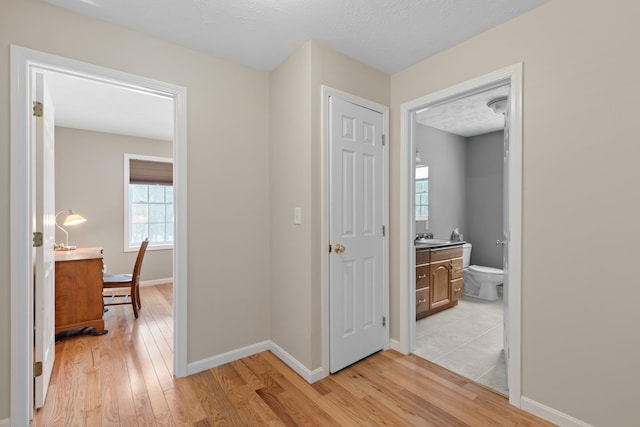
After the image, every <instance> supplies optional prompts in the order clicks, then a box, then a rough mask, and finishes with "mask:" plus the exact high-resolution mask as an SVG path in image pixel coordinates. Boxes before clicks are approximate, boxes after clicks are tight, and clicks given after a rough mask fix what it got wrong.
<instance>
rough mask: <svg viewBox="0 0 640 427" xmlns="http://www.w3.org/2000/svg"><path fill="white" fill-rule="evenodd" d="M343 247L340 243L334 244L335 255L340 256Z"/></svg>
mask: <svg viewBox="0 0 640 427" xmlns="http://www.w3.org/2000/svg"><path fill="white" fill-rule="evenodd" d="M344 250H345V247H344V246H342V245H341V244H340V243H336V253H337V254H341V253H342V252H344Z"/></svg>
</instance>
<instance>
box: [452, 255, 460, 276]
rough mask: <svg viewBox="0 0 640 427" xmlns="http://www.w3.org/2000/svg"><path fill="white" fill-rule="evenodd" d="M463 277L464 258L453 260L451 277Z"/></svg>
mask: <svg viewBox="0 0 640 427" xmlns="http://www.w3.org/2000/svg"><path fill="white" fill-rule="evenodd" d="M461 277H462V258H455V259H452V260H451V278H452V279H459V278H461Z"/></svg>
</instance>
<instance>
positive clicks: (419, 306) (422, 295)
mask: <svg viewBox="0 0 640 427" xmlns="http://www.w3.org/2000/svg"><path fill="white" fill-rule="evenodd" d="M428 309H429V288H425V289H421V290H419V291H418V292H416V313H422V312H423V311H427V310H428Z"/></svg>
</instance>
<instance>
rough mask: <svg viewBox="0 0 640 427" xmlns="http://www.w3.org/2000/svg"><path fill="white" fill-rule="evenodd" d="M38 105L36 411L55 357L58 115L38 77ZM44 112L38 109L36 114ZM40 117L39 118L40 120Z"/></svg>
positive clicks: (35, 330) (44, 391)
mask: <svg viewBox="0 0 640 427" xmlns="http://www.w3.org/2000/svg"><path fill="white" fill-rule="evenodd" d="M34 80H35V81H34V82H33V83H34V85H35V90H34V91H32V93H34V94H35V102H37V103H39V105H41V106H42V109H41V111H42V114H41V115H40V114H34V116H36V117H34V118H35V126H32V129H34V133H33V134H32V138H35V141H34V147H35V156H34V157H35V161H36V165H35V168H34V169H35V171H36V172H35V174H36V177H35V178H36V179H35V183H36V185H35V187H36V201H35V206H36V215H35V218H34V230H36V231H38V232H40V231H41V232H42V237H43V238H42V245H41V246H39V247H36V248H35V266H34V270H35V271H34V274H35V276H34V298H35V316H34V333H35V362H42V375H40V376H38V377H36V378H35V380H34V381H35V382H34V397H35V408H41V407H42V406H44V401H45V399H46V397H47V389H48V387H49V380H50V379H51V371H52V369H53V360H54V358H55V312H54V305H55V255H54V252H53V245H54V242H55V212H54V210H55V205H54V194H55V193H54V191H55V187H54V179H55V175H54V162H55V159H54V114H53V104H52V102H51V100H50V98H49V92H48V91H47V87H46V85H45V81H44V76H43V75H42V74H40V73H36V74H35V76H34ZM36 110H40V108H39V107H38V108H35V104H34V111H36ZM38 115H39V117H38Z"/></svg>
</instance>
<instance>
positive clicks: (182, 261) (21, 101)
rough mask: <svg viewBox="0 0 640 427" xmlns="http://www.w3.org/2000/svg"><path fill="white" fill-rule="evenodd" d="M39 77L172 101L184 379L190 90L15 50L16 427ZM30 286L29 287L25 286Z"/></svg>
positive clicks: (23, 418) (24, 401)
mask: <svg viewBox="0 0 640 427" xmlns="http://www.w3.org/2000/svg"><path fill="white" fill-rule="evenodd" d="M36 69H41V70H46V71H53V72H60V73H67V74H69V75H73V76H76V77H81V78H86V79H92V80H95V81H100V82H103V83H107V84H112V85H117V86H120V87H123V88H128V89H130V90H137V91H142V92H145V93H150V94H155V95H162V96H167V97H171V98H172V99H173V101H174V113H173V114H174V118H175V122H174V130H173V135H174V137H173V140H174V145H173V157H174V190H175V193H174V200H175V213H176V219H175V239H174V255H173V264H174V266H173V273H174V289H173V300H174V316H173V327H174V335H173V348H174V360H173V373H174V375H176V376H178V377H181V376H185V375H186V371H187V369H186V289H187V283H186V277H187V276H186V265H187V253H186V239H187V236H186V221H185V219H186V212H187V205H186V185H187V184H186V89H185V88H182V87H179V86H175V85H171V84H168V83H164V82H159V81H155V80H151V79H147V78H143V77H140V76H135V75H131V74H128V73H123V72H119V71H115V70H111V69H107V68H104V67H98V66H95V65H91V64H87V63H84V62H80V61H75V60H70V59H67V58H63V57H59V56H55V55H50V54H47V53H43V52H38V51H34V50H30V49H25V48H21V47H16V46H11V89H12V96H11V111H12V112H14V113H13V114H12V116H11V156H12V158H11V164H12V166H13V167H12V170H11V241H10V246H11V264H12V266H13V268H12V274H11V307H20V308H23V307H26V309H24V310H23V309H15V310H14V309H12V310H11V366H12V370H11V376H12V378H11V396H12V399H11V420H12V422H15V423H16V424H19V425H27V424H28V423H29V419H30V418H31V416H32V414H33V398H32V396H33V378H32V366H33V362H34V361H33V347H32V346H33V332H32V331H33V304H32V303H31V301H33V285H34V282H33V274H32V266H33V262H34V259H33V251H32V247H31V236H32V234H33V232H35V231H37V230H35V229H34V226H33V222H32V221H31V218H33V209H34V204H33V202H32V200H33V198H32V196H30V195H32V194H33V191H34V189H33V182H32V179H31V177H32V176H33V174H34V173H35V166H34V162H33V153H32V147H31V143H30V132H31V115H30V111H31V108H30V107H31V106H30V105H29V104H30V99H31V93H30V91H31V89H30V79H31V76H32V73H33V72H34V70H36ZM25 284H26V285H25Z"/></svg>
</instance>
